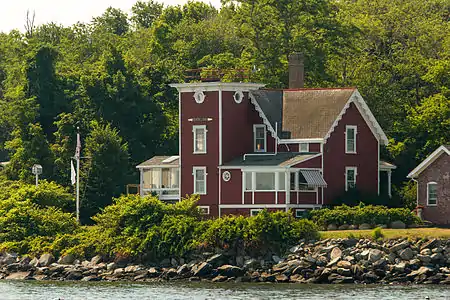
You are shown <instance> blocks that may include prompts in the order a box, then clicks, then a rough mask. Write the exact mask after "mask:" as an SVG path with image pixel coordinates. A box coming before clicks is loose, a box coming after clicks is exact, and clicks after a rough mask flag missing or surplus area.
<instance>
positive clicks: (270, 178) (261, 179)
mask: <svg viewBox="0 0 450 300" xmlns="http://www.w3.org/2000/svg"><path fill="white" fill-rule="evenodd" d="M255 185H256V186H255V190H256V191H275V172H273V173H260V172H255Z"/></svg>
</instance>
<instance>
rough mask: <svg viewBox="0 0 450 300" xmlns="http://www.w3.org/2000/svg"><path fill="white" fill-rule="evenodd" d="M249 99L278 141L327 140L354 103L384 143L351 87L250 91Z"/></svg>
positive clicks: (359, 98)
mask: <svg viewBox="0 0 450 300" xmlns="http://www.w3.org/2000/svg"><path fill="white" fill-rule="evenodd" d="M250 99H251V101H252V103H253V104H254V105H255V109H256V111H258V113H259V115H260V116H261V118H262V119H263V121H264V123H265V124H266V125H267V127H268V130H269V131H270V132H271V134H272V136H273V137H276V136H277V137H278V138H279V139H293V140H311V139H325V140H327V139H328V138H329V137H330V135H331V134H332V132H333V131H334V129H335V127H336V126H337V125H338V123H339V121H340V120H341V118H342V116H343V115H344V114H345V112H346V111H347V109H348V108H349V107H350V104H351V103H354V104H355V106H356V107H357V108H358V110H359V112H360V113H361V115H362V117H363V118H364V120H365V121H366V123H367V125H368V126H369V128H370V129H371V131H372V133H373V134H374V135H375V137H376V138H377V139H378V140H379V141H380V142H381V144H384V145H387V144H388V139H387V137H386V135H385V133H384V132H383V129H382V128H381V126H380V125H379V124H378V122H377V120H376V119H375V117H374V115H373V114H372V112H371V111H370V109H369V107H368V106H367V104H366V102H365V101H364V99H363V98H362V96H361V94H360V93H359V92H358V90H357V89H356V88H353V87H352V88H317V89H315V88H314V89H288V90H257V91H251V92H250ZM275 124H277V125H278V128H277V129H276V128H275ZM286 135H287V136H288V137H286Z"/></svg>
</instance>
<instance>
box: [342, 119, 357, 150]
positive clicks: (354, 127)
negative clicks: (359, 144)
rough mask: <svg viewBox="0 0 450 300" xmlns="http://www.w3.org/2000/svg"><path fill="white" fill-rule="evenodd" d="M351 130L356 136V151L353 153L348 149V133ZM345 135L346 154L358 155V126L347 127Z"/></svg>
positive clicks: (354, 144) (354, 140)
mask: <svg viewBox="0 0 450 300" xmlns="http://www.w3.org/2000/svg"><path fill="white" fill-rule="evenodd" d="M351 129H353V133H354V136H353V147H354V149H353V150H352V151H350V150H349V149H348V141H349V138H348V131H349V130H351ZM344 135H345V154H356V153H357V150H356V149H357V148H356V139H357V136H358V126H356V125H346V126H345V133H344Z"/></svg>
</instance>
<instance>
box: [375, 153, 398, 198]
mask: <svg viewBox="0 0 450 300" xmlns="http://www.w3.org/2000/svg"><path fill="white" fill-rule="evenodd" d="M395 169H397V167H396V166H395V165H393V164H390V163H388V162H385V161H382V160H381V161H380V167H379V170H380V180H381V181H382V182H383V180H382V179H381V177H382V174H383V173H385V174H386V175H387V194H388V196H389V198H392V170H395ZM380 185H381V183H380Z"/></svg>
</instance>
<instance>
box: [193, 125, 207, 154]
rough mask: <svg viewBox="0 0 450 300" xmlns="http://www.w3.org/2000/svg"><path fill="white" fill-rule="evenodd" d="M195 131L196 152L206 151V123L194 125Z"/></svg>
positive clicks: (202, 152)
mask: <svg viewBox="0 0 450 300" xmlns="http://www.w3.org/2000/svg"><path fill="white" fill-rule="evenodd" d="M192 132H193V133H194V154H204V153H206V132H207V130H206V125H194V126H192Z"/></svg>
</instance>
